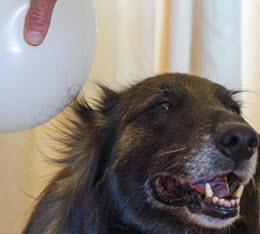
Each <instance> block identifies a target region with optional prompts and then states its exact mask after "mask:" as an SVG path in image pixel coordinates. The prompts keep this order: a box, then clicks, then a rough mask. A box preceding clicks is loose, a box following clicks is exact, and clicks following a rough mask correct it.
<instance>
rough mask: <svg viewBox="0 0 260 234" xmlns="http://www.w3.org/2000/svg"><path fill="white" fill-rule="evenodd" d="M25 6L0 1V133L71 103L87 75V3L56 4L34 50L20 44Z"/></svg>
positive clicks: (91, 20)
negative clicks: (45, 30) (50, 19)
mask: <svg viewBox="0 0 260 234" xmlns="http://www.w3.org/2000/svg"><path fill="white" fill-rule="evenodd" d="M28 4H29V1H28V0H0V132H2V133H5V132H15V131H22V130H26V129H30V128H33V127H36V126H38V125H40V124H43V123H45V122H47V121H48V120H50V119H52V118H53V117H55V116H56V115H57V114H59V113H60V112H61V111H62V110H63V109H64V108H65V107H66V106H67V105H69V103H70V102H71V101H72V100H73V99H74V98H75V97H76V95H77V94H78V93H79V91H80V90H81V88H82V86H83V84H84V83H85V81H86V79H87V76H88V74H89V72H90V69H91V66H92V63H93V60H94V55H95V50H96V37H97V35H96V34H97V26H96V16H95V11H94V6H93V2H92V0H58V1H57V4H56V6H55V8H54V12H53V17H52V21H51V26H50V29H49V32H48V34H47V36H46V38H45V40H44V42H43V44H41V45H40V46H38V47H34V46H30V45H28V44H27V43H26V42H25V41H24V39H23V25H24V18H25V15H26V12H27V10H28V7H29V5H28Z"/></svg>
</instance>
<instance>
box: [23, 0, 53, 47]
mask: <svg viewBox="0 0 260 234" xmlns="http://www.w3.org/2000/svg"><path fill="white" fill-rule="evenodd" d="M56 1H57V0H31V4H30V8H29V10H28V12H27V14H26V17H25V23H24V31H23V34H24V39H25V41H26V42H27V43H28V44H30V45H34V46H37V45H40V44H41V43H42V42H43V40H44V38H45V36H46V34H47V32H48V29H49V27H50V22H51V16H52V12H53V9H54V6H55V4H56Z"/></svg>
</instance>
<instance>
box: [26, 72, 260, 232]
mask: <svg viewBox="0 0 260 234" xmlns="http://www.w3.org/2000/svg"><path fill="white" fill-rule="evenodd" d="M103 91H104V95H103V98H102V99H101V101H100V104H99V105H98V106H97V107H96V109H92V108H90V107H89V106H88V105H87V104H86V103H84V102H83V103H81V102H80V101H79V100H78V102H75V105H73V110H74V113H76V115H77V117H79V121H76V119H74V118H72V122H71V123H72V125H73V126H74V127H72V128H71V130H72V133H71V134H67V133H66V134H65V135H70V138H69V139H66V138H65V139H62V142H64V143H65V144H66V145H67V147H66V150H65V151H66V157H65V158H63V159H60V160H58V162H60V163H63V164H65V166H64V169H63V170H62V171H61V172H60V173H59V174H58V176H57V177H55V178H54V179H53V181H52V183H51V184H50V185H49V186H48V187H47V188H46V190H45V192H44V193H43V195H42V198H41V200H40V202H39V205H38V206H37V207H36V209H35V211H34V213H33V215H32V218H31V220H30V222H29V224H28V226H27V229H26V231H25V233H46V232H49V230H54V231H53V232H55V233H56V232H57V230H59V231H58V232H59V233H139V232H138V231H140V230H141V231H143V233H184V232H185V233H195V232H197V231H201V230H205V232H203V231H202V232H201V233H208V229H210V233H212V229H225V228H227V230H228V227H230V226H232V225H234V223H235V227H236V228H237V230H238V232H239V233H245V232H244V231H243V230H247V231H248V230H249V229H250V231H249V232H248V233H258V225H259V224H258V222H259V220H258V209H259V206H258V197H257V192H256V191H253V190H252V187H253V186H252V184H253V183H252V180H253V178H254V174H255V172H256V171H257V173H258V174H260V173H259V170H256V166H257V159H258V156H257V154H258V152H257V146H258V144H259V143H258V142H259V139H258V136H257V134H256V132H255V131H254V130H253V129H252V127H250V125H249V124H248V123H247V122H246V121H245V120H244V119H243V118H242V117H241V115H240V107H239V104H238V103H237V102H236V101H235V100H234V94H235V92H232V91H229V90H227V89H225V88H224V87H222V86H220V85H218V84H215V83H213V82H210V81H208V80H206V79H203V78H200V77H196V76H191V75H185V74H165V75H161V76H157V77H153V78H149V79H147V80H144V81H142V82H140V83H138V84H136V85H134V86H132V87H130V88H128V89H125V90H124V91H121V92H114V91H112V90H109V89H107V88H103ZM65 126H66V128H68V126H67V125H66V124H65ZM257 177H260V175H257ZM248 184H249V185H250V186H248ZM244 186H245V188H246V192H245V194H244V195H243V196H242V194H243V188H244ZM240 207H241V209H240ZM240 215H241V216H242V218H241V219H243V220H244V221H245V223H246V225H244V226H243V223H241V222H240V221H239V224H238V225H237V222H235V221H236V220H238V219H239V216H240ZM248 227H249V228H248ZM30 230H33V231H35V230H36V231H35V232H33V231H30ZM185 230H186V231H185ZM216 232H217V233H218V230H216ZM238 232H236V233H238Z"/></svg>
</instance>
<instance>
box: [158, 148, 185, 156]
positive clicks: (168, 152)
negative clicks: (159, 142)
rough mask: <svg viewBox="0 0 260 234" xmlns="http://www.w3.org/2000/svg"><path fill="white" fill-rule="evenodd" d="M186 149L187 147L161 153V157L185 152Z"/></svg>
mask: <svg viewBox="0 0 260 234" xmlns="http://www.w3.org/2000/svg"><path fill="white" fill-rule="evenodd" d="M185 149H186V147H184V148H180V149H176V150H170V151H166V152H162V153H159V155H165V154H171V153H177V152H180V151H183V150H185Z"/></svg>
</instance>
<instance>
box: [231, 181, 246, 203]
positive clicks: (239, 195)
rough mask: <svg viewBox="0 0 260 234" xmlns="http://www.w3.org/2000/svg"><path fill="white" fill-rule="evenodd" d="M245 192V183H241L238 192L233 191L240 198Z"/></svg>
mask: <svg viewBox="0 0 260 234" xmlns="http://www.w3.org/2000/svg"><path fill="white" fill-rule="evenodd" d="M243 192H244V185H242V184H241V185H240V186H239V188H238V189H237V191H236V192H234V193H233V195H234V196H236V197H237V198H238V199H239V200H240V198H241V197H242V194H243Z"/></svg>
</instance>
